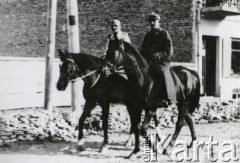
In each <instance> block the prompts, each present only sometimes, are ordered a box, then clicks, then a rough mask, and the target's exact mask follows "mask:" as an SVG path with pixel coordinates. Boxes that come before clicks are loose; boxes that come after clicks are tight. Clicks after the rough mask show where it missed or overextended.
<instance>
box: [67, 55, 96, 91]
mask: <svg viewBox="0 0 240 163" xmlns="http://www.w3.org/2000/svg"><path fill="white" fill-rule="evenodd" d="M67 60H68V61H70V62H72V63H73V66H74V67H75V69H76V70H78V66H77V65H76V64H75V62H74V60H73V59H69V58H67ZM97 71H98V69H97V70H93V71H91V72H89V73H87V74H85V75H83V76H77V75H76V76H75V77H76V78H77V77H79V78H81V79H84V78H86V77H88V76H90V75H92V74H94V73H95V72H97ZM100 77H101V75H100V74H98V76H97V79H96V80H95V81H94V82H93V84H92V85H91V86H90V87H93V86H94V85H96V84H97V82H98V80H99V79H100ZM76 78H74V79H71V81H72V83H74V82H75V81H76Z"/></svg>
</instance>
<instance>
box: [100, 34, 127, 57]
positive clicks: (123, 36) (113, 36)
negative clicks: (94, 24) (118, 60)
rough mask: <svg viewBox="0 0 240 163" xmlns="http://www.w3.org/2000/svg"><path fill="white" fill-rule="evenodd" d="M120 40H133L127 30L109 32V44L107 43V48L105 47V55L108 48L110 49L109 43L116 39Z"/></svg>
mask: <svg viewBox="0 0 240 163" xmlns="http://www.w3.org/2000/svg"><path fill="white" fill-rule="evenodd" d="M118 40H123V41H125V42H128V43H131V40H130V38H129V36H128V33H126V32H122V31H120V32H118V33H114V34H109V35H108V40H107V45H106V49H105V52H104V54H103V55H104V56H105V55H106V54H107V50H108V47H109V44H111V43H113V42H115V41H118Z"/></svg>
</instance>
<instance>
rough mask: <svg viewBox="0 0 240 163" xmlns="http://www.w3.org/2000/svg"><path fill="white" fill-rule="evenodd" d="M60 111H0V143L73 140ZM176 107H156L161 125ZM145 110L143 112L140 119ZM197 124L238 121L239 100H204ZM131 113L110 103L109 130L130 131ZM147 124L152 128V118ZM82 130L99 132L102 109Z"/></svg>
mask: <svg viewBox="0 0 240 163" xmlns="http://www.w3.org/2000/svg"><path fill="white" fill-rule="evenodd" d="M63 115H64V114H63V113H61V112H57V111H55V112H48V111H45V110H42V109H30V110H26V109H22V110H15V111H1V112H0V145H2V144H5V143H10V142H15V141H19V140H39V139H43V140H46V139H47V140H64V141H76V140H77V134H78V131H76V130H75V129H76V124H74V123H71V122H69V121H67V120H65V118H64V116H63ZM177 115H178V110H177V108H176V107H169V108H159V109H158V110H157V116H158V118H159V120H160V124H161V127H162V128H171V127H175V124H176V121H177ZM143 119H144V112H143V113H142V121H143ZM193 119H194V121H195V123H197V124H203V123H218V122H229V121H234V122H240V102H236V101H235V102H234V101H229V102H205V103H201V105H200V107H199V108H198V109H197V110H196V111H195V112H194V113H193ZM130 124H131V123H130V117H129V115H128V112H127V110H126V107H125V106H123V105H111V109H110V113H109V126H108V129H109V133H112V132H127V133H128V132H129V131H130ZM150 127H151V128H154V127H155V124H154V121H153V120H152V121H151V123H150ZM84 133H85V134H100V135H102V109H101V108H100V107H99V106H97V107H96V108H95V109H94V110H93V111H92V113H91V116H90V117H88V118H87V119H86V121H85V124H84Z"/></svg>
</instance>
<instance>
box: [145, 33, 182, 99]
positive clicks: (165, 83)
mask: <svg viewBox="0 0 240 163" xmlns="http://www.w3.org/2000/svg"><path fill="white" fill-rule="evenodd" d="M140 51H141V54H142V56H143V57H144V58H145V59H146V60H147V62H148V63H150V62H151V63H152V64H151V65H150V73H151V75H152V77H153V80H154V81H155V83H156V85H158V86H157V87H158V89H160V92H162V93H161V97H159V99H160V100H167V101H171V102H172V103H176V100H177V96H176V83H175V81H174V79H173V75H172V71H171V66H170V58H171V57H172V55H173V45H172V40H171V37H170V35H169V33H168V32H167V31H166V30H164V29H162V28H158V29H152V30H151V31H150V32H148V33H147V34H146V35H145V38H144V40H143V44H142V46H141V49H140Z"/></svg>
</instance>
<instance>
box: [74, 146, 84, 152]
mask: <svg viewBox="0 0 240 163" xmlns="http://www.w3.org/2000/svg"><path fill="white" fill-rule="evenodd" d="M76 149H77V151H78V152H82V151H85V149H86V148H85V147H84V146H83V145H78V146H77V148H76Z"/></svg>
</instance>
